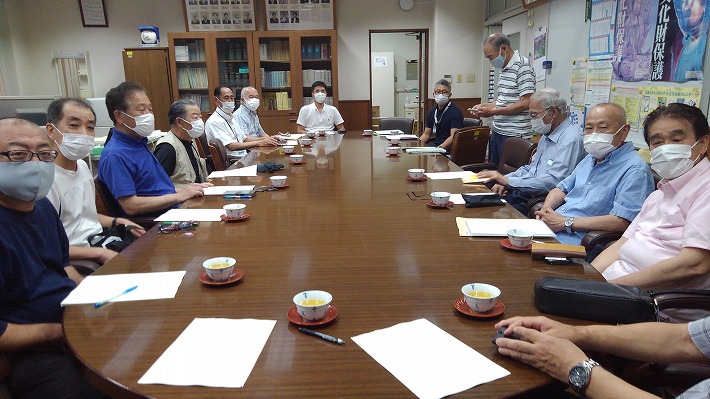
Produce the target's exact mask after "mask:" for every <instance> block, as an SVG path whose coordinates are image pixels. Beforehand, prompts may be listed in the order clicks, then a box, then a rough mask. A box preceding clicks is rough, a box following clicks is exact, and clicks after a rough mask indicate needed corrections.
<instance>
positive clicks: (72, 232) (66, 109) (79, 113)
mask: <svg viewBox="0 0 710 399" xmlns="http://www.w3.org/2000/svg"><path fill="white" fill-rule="evenodd" d="M47 121H48V123H47V126H46V129H47V134H48V135H49V139H50V140H52V141H54V148H55V149H56V150H57V151H58V153H57V159H56V160H55V162H54V166H55V167H54V183H52V188H51V190H50V191H49V194H48V195H47V198H48V199H49V201H50V202H51V203H52V205H54V208H55V209H56V210H57V213H58V214H59V219H60V220H61V221H62V225H63V226H64V230H65V231H66V234H67V237H68V238H69V260H70V261H72V262H82V261H90V262H93V263H94V264H93V265H91V263H89V264H88V265H90V266H93V267H95V266H96V264H98V265H99V266H101V265H103V264H104V263H106V262H108V261H109V260H111V259H112V258H113V257H114V256H116V255H117V252H114V251H112V250H110V249H106V248H103V247H91V246H89V241H88V239H89V237H91V236H93V235H95V234H99V233H101V232H102V231H103V229H104V228H110V227H111V226H112V225H114V224H124V225H127V226H133V227H134V229H132V230H131V231H132V232H134V235H135V236H136V237H140V236H142V235H143V233H144V232H145V230H143V228H142V227H140V226H138V225H137V224H135V223H133V222H131V221H130V220H128V219H124V218H116V219H114V218H112V217H109V216H106V215H101V214H99V213H97V212H96V200H95V197H96V193H95V187H94V177H93V176H92V174H91V171H90V170H89V166H88V165H87V164H86V162H84V158H86V157H87V156H88V155H89V153H90V152H91V150H92V149H93V148H94V125H95V123H96V114H95V113H94V110H93V109H92V108H91V105H89V104H88V103H87V102H86V101H84V100H81V99H78V98H60V99H57V100H54V101H52V103H51V104H49V108H48V109H47ZM75 264H77V263H75ZM93 267H92V268H93Z"/></svg>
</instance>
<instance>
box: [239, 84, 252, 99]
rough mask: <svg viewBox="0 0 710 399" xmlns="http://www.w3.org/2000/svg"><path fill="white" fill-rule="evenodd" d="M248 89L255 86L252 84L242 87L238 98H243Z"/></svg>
mask: <svg viewBox="0 0 710 399" xmlns="http://www.w3.org/2000/svg"><path fill="white" fill-rule="evenodd" d="M249 89H254V90H256V87H253V86H246V87H244V88H243V89H242V92H241V93H239V98H245V97H244V96H246V95H247V90H249Z"/></svg>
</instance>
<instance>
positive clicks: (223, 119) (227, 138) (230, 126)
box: [205, 108, 247, 157]
mask: <svg viewBox="0 0 710 399" xmlns="http://www.w3.org/2000/svg"><path fill="white" fill-rule="evenodd" d="M205 134H207V140H212V139H218V140H219V141H221V142H222V144H224V146H225V147H226V146H228V145H229V144H231V143H241V142H243V141H244V139H245V138H246V135H244V134H242V133H239V131H238V129H237V126H236V123H234V119H232V115H228V114H227V113H225V112H224V111H222V109H221V108H217V110H216V111H215V112H214V113H213V114H212V115H210V117H209V118H207V122H205ZM246 154H247V151H246V150H237V151H230V150H229V149H227V155H228V156H230V157H243V156H244V155H246Z"/></svg>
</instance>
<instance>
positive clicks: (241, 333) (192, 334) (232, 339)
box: [138, 319, 276, 388]
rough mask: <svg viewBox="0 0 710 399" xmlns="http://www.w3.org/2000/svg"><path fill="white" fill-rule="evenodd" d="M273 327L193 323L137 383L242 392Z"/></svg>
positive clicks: (265, 323)
mask: <svg viewBox="0 0 710 399" xmlns="http://www.w3.org/2000/svg"><path fill="white" fill-rule="evenodd" d="M275 325H276V320H255V319H237V320H234V319H194V320H193V321H192V323H190V325H189V326H187V328H185V331H183V332H182V334H180V336H179V337H177V339H176V340H175V342H173V343H172V344H171V345H170V346H169V347H168V349H166V350H165V352H164V353H163V354H162V355H161V356H160V357H159V358H158V360H157V361H156V362H155V363H153V365H152V366H151V367H150V368H149V369H148V371H146V373H145V374H144V375H143V377H141V379H140V380H138V383H139V384H165V385H178V386H190V385H200V386H206V387H216V388H241V387H243V386H244V384H245V383H246V381H247V378H249V374H251V371H252V369H253V368H254V365H255V364H256V361H257V359H259V355H260V354H261V351H262V350H263V349H264V345H266V341H267V340H268V339H269V336H270V335H271V331H272V330H273V329H274V326H275ZM205 337H209V340H206V339H205ZM217 342H220V343H222V344H220V345H218V346H217V345H213V344H214V343H217Z"/></svg>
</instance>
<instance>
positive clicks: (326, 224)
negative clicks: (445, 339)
mask: <svg viewBox="0 0 710 399" xmlns="http://www.w3.org/2000/svg"><path fill="white" fill-rule="evenodd" d="M415 145H417V144H416V141H414V142H407V141H402V142H401V146H402V147H407V146H415ZM387 146H388V142H387V140H386V139H385V138H384V137H382V136H372V137H364V136H362V135H361V132H348V133H346V134H344V135H327V136H326V137H317V138H316V139H315V144H314V146H312V147H311V148H300V147H297V148H296V153H303V154H304V155H305V157H304V163H303V164H301V165H293V164H291V163H290V161H289V157H288V155H285V154H284V153H283V150H282V149H281V148H262V149H258V150H255V151H252V153H251V154H250V157H251V158H252V159H251V162H257V163H264V162H267V161H270V162H274V163H280V164H283V165H285V168H284V169H283V170H281V171H279V172H277V173H276V174H277V175H281V174H282V175H286V176H288V182H287V183H288V187H287V188H285V189H281V190H278V191H265V192H259V193H257V194H256V195H255V196H254V198H252V199H249V200H237V201H234V200H225V199H224V198H222V197H221V196H207V197H204V198H200V199H196V200H191V201H188V202H186V203H185V204H184V205H183V207H184V208H221V207H222V206H223V205H225V204H227V203H234V202H238V203H244V204H246V205H247V208H246V211H247V212H248V213H249V214H250V217H249V219H248V220H245V221H242V222H238V223H226V222H202V223H200V224H199V226H198V227H197V228H196V229H195V230H194V231H192V232H190V233H191V234H185V232H174V233H170V234H160V233H159V232H158V231H157V228H153V229H151V230H149V231H148V232H147V233H146V235H145V236H144V237H143V238H141V239H139V240H137V241H136V242H135V243H134V244H132V245H131V246H130V247H128V248H127V249H126V250H124V251H123V252H122V253H121V254H119V255H118V256H117V257H116V258H114V259H113V260H111V261H110V262H109V263H107V264H106V265H105V266H104V267H102V268H101V269H99V270H98V271H97V272H96V274H97V275H103V274H116V273H139V272H159V271H181V270H185V271H186V275H185V277H184V279H183V281H182V283H181V285H180V287H179V290H178V292H177V294H176V296H175V298H174V299H164V300H152V301H136V302H117V303H112V304H110V305H109V306H105V307H102V308H99V309H94V307H93V306H92V305H73V306H68V307H67V308H66V310H65V314H64V320H63V327H64V333H65V336H66V340H67V342H68V345H69V348H70V349H71V351H72V352H73V353H74V354H75V355H76V357H77V359H78V360H79V361H80V362H81V363H82V365H83V366H85V371H86V373H87V375H88V376H89V378H90V380H91V381H92V383H94V384H95V385H96V386H98V387H99V388H100V389H102V390H103V391H105V392H106V393H108V394H110V395H111V396H113V397H116V398H134V397H135V398H137V397H154V398H227V397H229V398H270V399H276V398H300V397H308V398H364V397H371V398H408V397H414V395H413V394H412V392H411V391H409V390H408V389H407V388H406V387H405V386H404V385H403V384H402V383H400V382H399V381H398V380H397V379H396V378H395V377H393V376H392V375H391V374H390V373H389V372H388V371H387V370H386V369H385V368H383V367H382V366H381V365H380V364H378V363H377V362H376V361H375V360H374V359H373V358H372V357H370V356H369V355H368V354H367V353H366V352H365V351H363V350H362V349H361V348H360V347H359V346H358V345H357V344H355V343H354V342H353V341H352V340H351V337H353V336H356V335H359V334H363V333H366V332H371V331H373V330H377V329H382V328H387V327H390V326H393V325H395V324H398V323H402V322H408V321H412V320H416V319H421V318H425V319H427V320H428V321H430V322H431V323H433V324H435V325H436V326H438V327H439V328H441V329H443V330H445V331H446V332H448V333H449V334H451V335H452V336H454V337H455V338H457V339H458V340H460V341H462V342H463V343H465V344H466V345H468V346H470V347H471V348H473V349H475V350H476V351H478V352H479V353H481V354H482V355H484V356H486V357H487V358H489V359H491V360H492V361H494V362H495V363H497V364H498V365H500V366H502V367H504V368H505V369H507V370H508V371H510V373H511V375H509V376H507V377H504V378H501V379H498V380H495V381H493V382H490V383H486V384H482V385H479V386H476V387H474V388H472V389H469V390H466V391H464V392H461V393H459V394H456V395H453V397H455V398H474V397H475V398H503V397H515V396H519V397H525V396H526V394H527V395H528V396H530V395H531V393H532V392H536V390H540V389H545V388H546V387H550V386H554V384H555V382H554V380H553V379H552V378H550V377H549V376H547V375H546V374H544V373H542V372H540V371H538V370H536V369H534V368H532V367H529V366H527V365H525V364H522V363H519V362H517V361H515V360H512V359H510V358H507V357H504V356H501V355H499V354H498V353H497V351H496V348H495V346H494V345H493V344H492V343H491V339H492V337H493V335H494V334H495V330H494V328H493V325H494V324H495V323H496V322H497V321H499V320H501V319H503V318H505V317H512V316H517V315H538V314H540V313H539V312H538V311H537V310H536V308H535V306H534V302H533V286H534V284H535V281H536V280H537V279H538V278H540V277H542V276H559V277H572V278H586V279H596V280H600V279H601V277H600V275H599V274H598V273H597V272H596V271H595V270H594V269H592V268H591V267H590V266H589V265H586V266H583V265H578V264H576V265H572V266H551V265H548V264H546V263H545V262H543V261H540V260H533V259H531V256H530V253H529V252H518V251H510V250H506V249H504V248H502V247H501V245H500V241H501V238H500V237H497V238H490V237H485V238H484V237H460V236H459V233H458V229H457V227H456V222H455V218H456V217H458V216H460V217H482V218H522V217H523V216H522V215H521V214H520V213H518V212H517V211H515V210H514V209H513V208H512V207H510V206H509V205H505V206H500V207H499V206H494V207H485V208H465V207H464V206H462V205H456V206H453V207H451V208H444V209H435V208H431V207H429V206H427V199H428V197H427V194H428V193H430V192H432V191H448V192H452V193H466V192H484V191H488V189H487V188H486V187H484V186H481V185H464V184H462V182H461V180H460V179H456V180H432V179H428V180H426V181H424V182H410V181H408V180H407V179H406V177H407V169H409V168H422V169H425V170H426V171H427V172H445V171H452V172H453V171H460V169H459V168H458V166H456V165H455V164H453V163H451V162H450V161H449V160H448V159H447V158H446V157H444V156H442V155H431V154H427V155H412V154H401V155H400V156H397V157H389V156H387V154H386V148H387ZM240 166H241V165H240ZM269 176H270V175H269V174H268V173H259V174H258V175H257V176H256V177H231V178H221V179H216V180H215V181H214V183H215V184H216V185H225V184H226V185H252V184H253V185H256V186H262V185H268V184H269ZM156 227H157V226H156ZM217 256H229V257H233V258H235V259H237V267H238V268H239V269H241V270H242V271H244V274H245V276H244V278H243V279H242V280H241V281H239V282H238V283H236V284H234V285H230V286H226V287H220V288H215V287H212V286H207V285H205V284H202V283H201V282H200V281H199V276H200V275H201V274H202V273H203V272H204V269H203V267H202V262H203V261H204V260H206V259H208V258H213V257H217ZM471 282H484V283H489V284H493V285H495V286H497V287H499V288H500V289H501V291H502V295H501V297H500V300H501V301H502V302H503V304H504V305H505V312H504V314H503V315H501V316H498V317H493V318H474V317H470V316H466V315H463V314H461V313H459V312H458V311H457V310H456V309H455V308H454V306H453V305H454V301H455V300H456V299H457V298H459V297H461V287H462V286H463V285H464V284H466V283H471ZM309 289H318V290H325V291H328V292H330V293H331V294H332V295H333V302H332V305H333V306H335V307H336V308H337V309H338V316H337V318H336V319H335V320H334V321H333V322H331V323H329V324H327V325H324V326H322V327H321V328H318V330H319V331H321V332H324V333H326V334H330V335H333V336H335V337H339V338H342V339H345V341H346V344H345V345H342V346H340V345H335V344H333V343H330V342H327V341H325V340H321V339H317V338H314V337H312V336H308V335H305V334H302V333H301V332H299V331H298V329H297V326H295V325H294V324H293V323H290V322H289V320H288V317H287V313H288V312H289V310H290V309H291V308H292V307H293V302H292V299H293V296H294V295H295V294H297V293H298V292H300V291H302V290H309ZM195 318H230V319H241V318H253V319H267V320H276V321H277V322H276V325H275V327H274V329H273V331H272V333H271V335H270V337H269V339H268V341H267V343H266V345H265V347H264V349H263V351H262V353H261V355H260V356H259V359H258V361H257V362H256V365H255V366H254V369H253V370H252V372H251V374H250V376H249V378H248V379H247V381H246V384H245V386H244V387H243V388H239V389H224V388H209V387H201V386H188V387H180V386H167V385H141V384H138V380H139V379H140V378H141V376H142V375H143V374H144V373H145V372H146V371H147V370H148V368H150V366H151V365H152V364H153V363H154V362H155V361H156V360H157V359H158V357H159V356H160V355H161V354H162V353H163V352H164V351H165V350H166V349H167V348H168V346H169V345H170V344H171V343H172V342H173V341H175V339H176V338H177V337H178V336H179V335H180V333H181V332H182V331H183V330H184V329H185V328H186V327H187V326H188V325H189V324H190V322H191V321H192V320H193V319H195ZM556 319H558V320H561V321H564V322H568V323H574V324H579V323H583V322H581V321H577V320H572V319H565V318H556ZM228 344H229V343H215V342H211V341H210V339H209V337H205V340H204V346H203V347H200V348H195V350H196V351H218V350H220V345H228ZM462 367H467V365H462ZM472 372H473V371H472ZM538 392H539V391H538Z"/></svg>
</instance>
